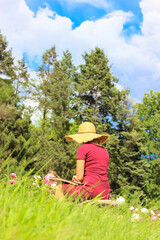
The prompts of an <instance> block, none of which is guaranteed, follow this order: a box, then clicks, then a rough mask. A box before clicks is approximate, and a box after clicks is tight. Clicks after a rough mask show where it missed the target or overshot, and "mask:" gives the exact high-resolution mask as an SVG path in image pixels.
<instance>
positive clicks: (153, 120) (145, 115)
mask: <svg viewBox="0 0 160 240" xmlns="http://www.w3.org/2000/svg"><path fill="white" fill-rule="evenodd" d="M134 109H135V111H136V115H137V117H138V118H139V120H140V127H141V128H142V130H143V131H141V136H143V139H144V140H143V145H144V147H145V148H146V154H144V155H143V158H144V159H145V160H146V161H147V162H148V163H149V165H150V169H151V173H150V176H149V184H148V192H149V195H150V198H155V197H159V196H160V187H159V181H160V178H159V171H160V92H158V91H157V92H154V91H152V90H151V91H150V93H145V94H144V97H143V103H138V104H136V105H135V106H134Z"/></svg>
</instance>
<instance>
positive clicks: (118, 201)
mask: <svg viewBox="0 0 160 240" xmlns="http://www.w3.org/2000/svg"><path fill="white" fill-rule="evenodd" d="M116 202H117V204H118V205H119V204H123V203H124V202H125V199H124V198H123V197H122V196H120V197H119V198H117V199H116Z"/></svg>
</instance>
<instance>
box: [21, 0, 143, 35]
mask: <svg viewBox="0 0 160 240" xmlns="http://www.w3.org/2000/svg"><path fill="white" fill-rule="evenodd" d="M25 2H26V4H27V5H28V6H29V8H30V9H31V10H32V11H33V12H34V13H35V14H36V13H37V11H38V9H39V8H40V7H41V8H44V7H45V6H46V5H48V6H49V7H50V9H52V11H55V12H56V13H57V14H59V15H61V16H65V17H68V18H70V19H71V20H72V22H73V28H75V27H78V26H79V25H80V24H81V23H82V22H84V21H86V20H96V19H99V18H101V17H103V16H104V15H106V13H109V12H111V11H113V10H124V11H126V12H128V11H131V12H133V13H134V14H135V17H134V19H133V21H132V23H131V24H126V25H125V29H127V28H128V26H130V25H132V26H135V29H136V30H138V31H139V29H140V28H139V25H140V23H141V21H142V18H143V16H142V13H141V9H140V7H139V0H133V1H126V0H118V1H117V0H112V1H111V0H110V1H106V2H108V4H109V6H108V9H106V8H105V9H104V8H103V6H99V7H96V6H93V5H91V4H89V3H87V2H77V3H76V2H75V3H74V4H73V3H72V4H71V3H67V1H66V2H65V1H59V0H46V1H44V0H34V1H33V0H25Z"/></svg>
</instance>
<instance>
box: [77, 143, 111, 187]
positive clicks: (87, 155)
mask: <svg viewBox="0 0 160 240" xmlns="http://www.w3.org/2000/svg"><path fill="white" fill-rule="evenodd" d="M78 159H81V160H85V169H84V180H83V183H87V185H90V184H93V183H96V182H97V181H108V177H107V172H108V166H109V155H108V152H107V150H106V149H105V148H104V147H102V146H100V145H97V144H92V143H85V144H83V145H81V146H80V147H79V148H78V150H77V160H78Z"/></svg>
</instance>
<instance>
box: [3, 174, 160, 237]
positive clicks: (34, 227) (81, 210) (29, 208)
mask: <svg viewBox="0 0 160 240" xmlns="http://www.w3.org/2000/svg"><path fill="white" fill-rule="evenodd" d="M129 208H130V206H129V205H128V204H127V203H125V204H124V205H122V206H116V207H112V206H106V207H99V206H97V205H90V204H86V205H78V204H77V202H74V203H73V202H71V200H64V201H61V202H60V201H58V200H57V199H55V198H54V196H53V195H51V194H49V193H48V192H47V191H46V190H45V189H44V185H43V186H42V187H41V188H37V187H36V186H34V185H32V181H31V180H30V179H29V178H28V177H23V178H22V179H21V180H18V181H17V182H16V184H13V185H11V184H8V181H7V179H5V178H4V179H2V180H1V181H0V240H41V239H43V240H45V239H54V240H103V239H104V240H105V239H107V240H108V239H109V240H112V239H113V240H121V239H122V240H126V239H129V240H141V239H143V240H147V239H149V240H152V239H153V240H155V239H160V220H157V221H155V222H151V221H150V217H149V215H148V214H147V215H146V214H144V217H143V221H142V222H141V221H135V223H132V221H131V216H132V213H131V210H130V209H129Z"/></svg>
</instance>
